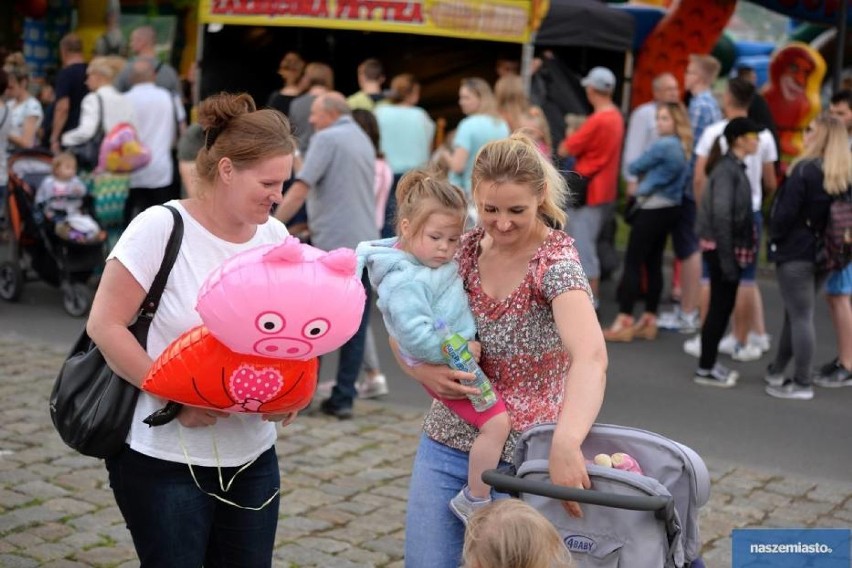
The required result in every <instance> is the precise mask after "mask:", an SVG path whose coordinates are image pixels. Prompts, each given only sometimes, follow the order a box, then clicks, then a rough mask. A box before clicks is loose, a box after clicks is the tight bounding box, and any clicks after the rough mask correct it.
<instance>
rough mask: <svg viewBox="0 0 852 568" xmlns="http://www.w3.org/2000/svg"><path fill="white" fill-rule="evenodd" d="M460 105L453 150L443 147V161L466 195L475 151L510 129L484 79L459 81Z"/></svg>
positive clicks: (468, 189)
mask: <svg viewBox="0 0 852 568" xmlns="http://www.w3.org/2000/svg"><path fill="white" fill-rule="evenodd" d="M459 107H461V111H462V112H463V113H464V114H465V115H466V118H464V119H462V121H461V122H460V123H459V125H458V128H457V129H456V134H455V136H454V138H453V149H452V151H444V152H443V154H442V161H443V162H444V163H445V164H447V166H449V168H450V181H451V182H452V183H454V184H455V185H457V186H459V187H460V188H462V189H463V190H464V192H465V194H466V195H467V196H468V197H469V196H470V194H471V174H472V173H473V161H474V159H475V158H476V153H477V152H478V151H479V149H480V148H482V147H483V146H485V145H486V144H487V143H489V142H491V141H492V140H499V139H500V138H506V137H507V136H509V132H510V130H509V125H508V124H506V121H505V120H503V118H501V116H500V114H499V113H498V112H497V102H496V100H495V99H494V93H493V92H492V91H491V87H490V86H489V85H488V83H487V82H486V81H485V80H484V79H480V78H479V77H473V78H471V79H464V80H463V81H462V82H461V87H459ZM473 213H475V212H473Z"/></svg>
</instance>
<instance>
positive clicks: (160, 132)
mask: <svg viewBox="0 0 852 568" xmlns="http://www.w3.org/2000/svg"><path fill="white" fill-rule="evenodd" d="M124 96H125V97H126V98H127V100H129V101H130V102H131V103H132V105H133V117H134V120H135V122H136V132H137V133H138V134H139V140H140V141H141V142H142V143H143V144H145V146H147V147H148V149H150V150H151V162H150V163H149V164H148V165H147V166H145V167H144V168H141V169H138V170H136V171H135V172H133V173H132V174H130V187H148V188H159V187H166V186H168V185H170V184H171V183H172V176H173V175H174V168H173V166H172V153H171V149H172V145H173V143H174V141H175V139H176V137H177V123H178V122H182V121H183V120H184V119H185V113H184V111H183V105H182V104H180V101H179V100H178V99H177V98H176V97H175V96H174V95H173V94H172V93H170V92H169V91H167V90H166V89H163V88H162V87H158V86H157V85H155V84H154V83H140V84H138V85H133V87H132V88H131V89H130V90H129V91H127V93H125V95H124Z"/></svg>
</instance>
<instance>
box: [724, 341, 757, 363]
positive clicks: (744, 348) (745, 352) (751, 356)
mask: <svg viewBox="0 0 852 568" xmlns="http://www.w3.org/2000/svg"><path fill="white" fill-rule="evenodd" d="M761 357H763V351H761V350H760V347H757V346H756V345H751V344H750V343H746V344H745V345H739V344H737V346H736V347H734V352H733V353H731V359H733V360H734V361H742V362H748V361H757V360H758V359H760V358H761Z"/></svg>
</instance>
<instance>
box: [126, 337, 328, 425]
mask: <svg viewBox="0 0 852 568" xmlns="http://www.w3.org/2000/svg"><path fill="white" fill-rule="evenodd" d="M317 370H318V362H317V358H316V357H314V358H312V359H308V360H306V361H299V360H295V359H271V358H269V357H259V356H254V355H246V354H243V353H235V352H233V351H231V350H230V349H228V348H227V347H225V346H224V345H223V344H222V343H221V342H220V341H219V340H217V339H216V338H215V337H213V335H211V334H210V332H209V331H208V330H207V328H206V327H204V326H199V327H195V328H193V329H191V330H189V331H187V332H186V333H184V334H183V335H181V336H180V337H179V338H177V339H176V340H175V341H173V342H172V343H171V345H169V347H168V348H166V350H165V351H163V353H162V354H161V355H160V356H159V357H158V358H157V360H156V361H155V362H154V364H153V365H152V367H151V370H150V371H149V372H148V375H147V376H146V377H145V379H144V380H143V382H142V390H144V391H146V392H149V393H151V394H153V395H156V396H159V397H162V398H165V399H168V400H173V401H176V402H180V403H182V404H188V405H190V406H200V407H203V408H214V409H217V410H222V411H225V412H261V413H265V414H276V413H285V412H296V411H299V410H302V409H303V408H305V407H307V406H308V405H309V404H310V403H311V399H312V398H313V396H314V392H315V391H316V386H317Z"/></svg>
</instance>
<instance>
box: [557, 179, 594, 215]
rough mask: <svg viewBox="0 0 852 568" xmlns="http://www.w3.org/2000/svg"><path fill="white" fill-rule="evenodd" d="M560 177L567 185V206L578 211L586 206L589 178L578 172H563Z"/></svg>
mask: <svg viewBox="0 0 852 568" xmlns="http://www.w3.org/2000/svg"><path fill="white" fill-rule="evenodd" d="M562 177H564V178H565V181H566V182H567V183H568V190H569V193H570V195H569V197H568V205H569V206H570V207H571V208H573V209H579V208H580V207H583V206H584V205H586V202H587V201H588V198H589V181H590V179H591V178H589V177H587V176H584V175H583V174H581V173H580V172H575V171H570V170H569V171H563V172H562Z"/></svg>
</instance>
